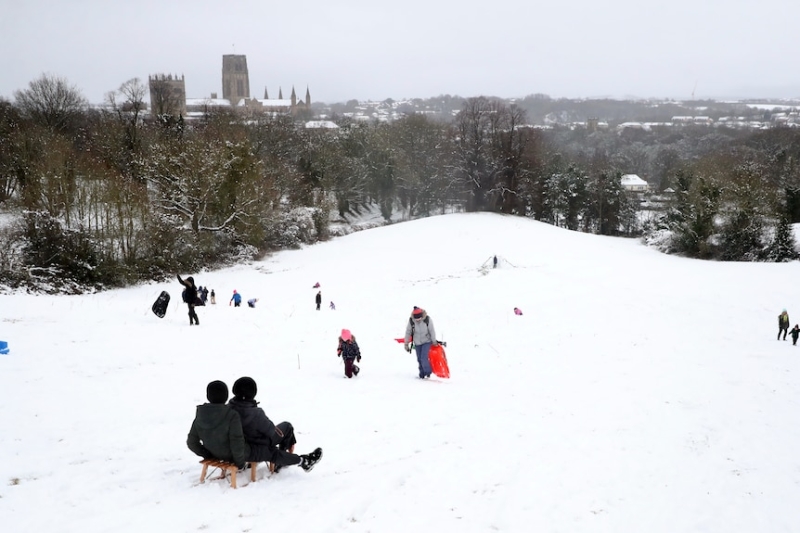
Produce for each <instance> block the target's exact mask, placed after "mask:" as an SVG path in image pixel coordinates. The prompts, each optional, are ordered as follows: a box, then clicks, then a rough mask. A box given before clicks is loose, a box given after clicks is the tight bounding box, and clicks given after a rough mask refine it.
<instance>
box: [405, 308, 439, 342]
mask: <svg viewBox="0 0 800 533" xmlns="http://www.w3.org/2000/svg"><path fill="white" fill-rule="evenodd" d="M426 320H427V324H426V323H425V322H426ZM412 331H413V338H412ZM412 340H413V341H414V344H415V345H416V346H419V345H420V344H425V343H426V342H434V341H436V330H434V329H433V319H432V318H431V317H429V316H428V313H427V312H426V311H424V310H423V311H422V320H420V321H419V322H417V321H416V320H414V317H413V316H411V317H409V321H408V323H407V324H406V337H405V341H406V344H408V343H409V342H411V341H412Z"/></svg>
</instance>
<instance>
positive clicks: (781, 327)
mask: <svg viewBox="0 0 800 533" xmlns="http://www.w3.org/2000/svg"><path fill="white" fill-rule="evenodd" d="M190 279H191V278H190ZM788 331H789V313H787V312H786V309H784V310H783V312H782V313H781V314H780V315H778V340H781V332H783V340H786V333H787V332H788Z"/></svg>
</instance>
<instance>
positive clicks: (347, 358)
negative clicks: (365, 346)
mask: <svg viewBox="0 0 800 533" xmlns="http://www.w3.org/2000/svg"><path fill="white" fill-rule="evenodd" d="M336 356H337V357H341V358H342V360H343V361H344V375H345V377H347V378H352V377H353V376H354V375H356V376H357V375H358V373H359V372H360V371H361V369H360V368H359V367H358V365H356V364H355V362H356V361H358V362H359V363H360V362H361V350H359V348H358V343H357V342H356V337H355V335H353V334H352V333H350V330H349V329H343V330H342V334H341V335H340V336H339V347H338V348H337V349H336Z"/></svg>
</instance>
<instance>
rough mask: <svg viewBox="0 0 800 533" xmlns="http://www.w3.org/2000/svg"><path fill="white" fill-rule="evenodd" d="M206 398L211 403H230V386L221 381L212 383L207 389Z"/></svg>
mask: <svg viewBox="0 0 800 533" xmlns="http://www.w3.org/2000/svg"><path fill="white" fill-rule="evenodd" d="M206 398H208V401H209V402H211V403H225V402H227V401H228V386H227V385H225V384H224V383H223V382H221V381H212V382H211V383H209V384H208V387H206Z"/></svg>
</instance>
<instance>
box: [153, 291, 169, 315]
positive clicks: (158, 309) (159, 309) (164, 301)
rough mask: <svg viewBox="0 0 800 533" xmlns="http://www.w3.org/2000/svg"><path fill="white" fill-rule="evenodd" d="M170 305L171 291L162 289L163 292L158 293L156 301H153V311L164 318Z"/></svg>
mask: <svg viewBox="0 0 800 533" xmlns="http://www.w3.org/2000/svg"><path fill="white" fill-rule="evenodd" d="M168 305H169V293H168V292H167V291H161V294H159V295H158V298H156V301H155V302H153V307H152V309H153V313H155V315H156V316H157V317H158V318H164V315H166V314H167V306H168Z"/></svg>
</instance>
